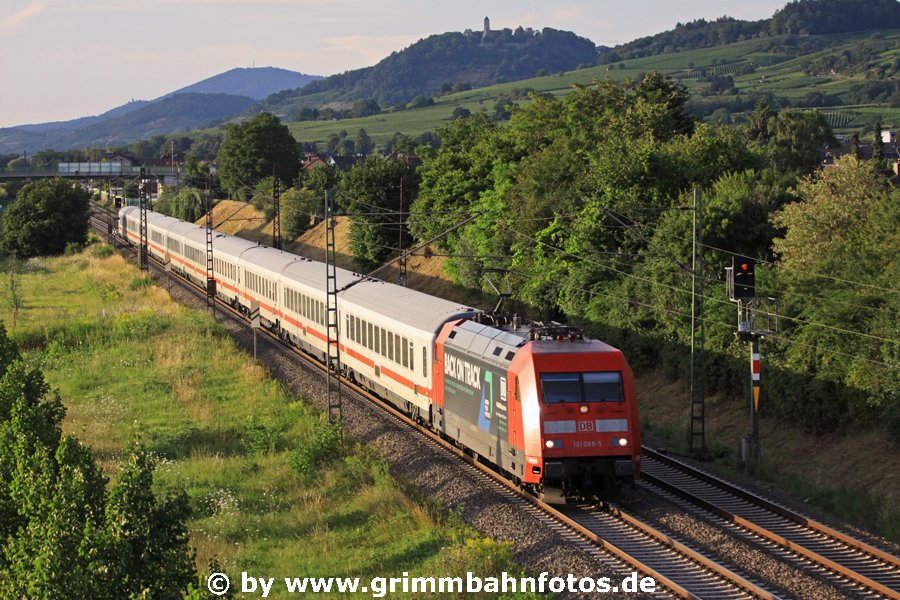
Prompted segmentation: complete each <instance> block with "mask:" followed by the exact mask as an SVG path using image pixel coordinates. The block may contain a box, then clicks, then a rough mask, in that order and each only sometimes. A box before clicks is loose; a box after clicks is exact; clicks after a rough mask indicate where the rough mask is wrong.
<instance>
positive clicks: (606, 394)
mask: <svg viewBox="0 0 900 600" xmlns="http://www.w3.org/2000/svg"><path fill="white" fill-rule="evenodd" d="M541 394H542V396H543V398H544V404H564V403H580V402H622V401H623V399H624V397H625V396H624V393H623V391H622V373H620V372H618V371H610V372H592V373H541Z"/></svg>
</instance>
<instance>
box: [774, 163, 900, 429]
mask: <svg viewBox="0 0 900 600" xmlns="http://www.w3.org/2000/svg"><path fill="white" fill-rule="evenodd" d="M797 193H798V194H799V196H800V198H801V201H800V202H796V203H794V204H789V205H787V206H786V207H785V208H784V209H783V210H782V211H780V212H778V213H776V214H775V216H774V217H773V222H774V224H775V225H776V226H777V227H779V228H781V229H782V231H784V234H783V236H782V237H780V238H776V239H775V240H774V244H773V245H774V248H775V251H776V252H777V253H778V254H779V256H780V261H779V269H778V272H777V275H778V277H779V280H780V281H779V283H780V286H779V287H784V288H786V290H787V294H786V300H787V302H785V304H784V305H783V314H785V315H786V316H787V317H790V318H792V319H800V320H799V321H795V320H785V321H784V323H785V331H784V336H785V337H787V338H788V339H789V340H790V341H793V342H800V343H799V344H798V343H793V344H785V347H784V348H783V350H782V353H783V356H784V358H783V361H784V363H785V364H784V366H785V367H787V368H788V369H790V370H792V371H800V372H810V373H821V374H823V375H825V374H827V379H828V381H830V382H837V383H839V384H843V385H844V386H846V387H845V389H844V390H843V391H842V393H830V394H829V393H825V394H820V395H818V396H810V394H809V393H808V392H807V390H803V389H802V388H796V389H795V387H796V386H788V385H785V386H784V388H783V389H781V390H778V391H777V394H776V395H777V396H782V397H783V398H784V401H785V403H786V404H787V406H788V409H787V410H785V411H784V413H785V414H787V415H788V416H796V417H801V416H802V417H803V418H804V421H805V422H806V424H807V425H808V426H811V427H813V428H815V429H819V430H831V429H834V428H836V427H841V426H845V425H846V420H847V415H854V418H855V419H857V420H858V421H864V420H866V419H867V418H868V419H878V418H881V417H882V416H890V415H891V414H893V415H894V418H895V421H894V423H893V424H892V426H893V427H894V429H895V435H896V434H898V433H900V412H898V411H900V401H898V398H900V372H898V371H897V370H896V369H890V368H885V367H883V366H881V365H880V363H884V362H887V363H891V362H896V361H897V360H898V358H900V347H898V344H896V342H893V341H892V340H894V339H896V338H897V320H896V314H897V311H898V310H900V299H898V295H897V294H896V293H895V292H892V291H891V290H892V289H893V288H895V287H896V281H897V277H898V276H900V265H898V261H897V260H896V254H897V247H898V243H900V233H898V232H900V193H898V191H897V190H896V189H892V188H891V186H890V182H889V181H888V180H887V179H886V178H885V177H883V176H882V175H881V174H880V173H879V172H878V168H877V165H876V164H874V161H859V160H856V159H855V158H853V157H842V158H840V159H838V160H837V161H835V164H834V166H833V167H831V168H829V169H824V170H822V171H820V172H818V173H816V174H814V175H811V176H809V177H806V178H804V179H802V180H801V181H800V183H799V184H798V185H797ZM810 296H812V297H814V299H813V300H812V301H810V300H807V299H806V298H808V297H810ZM838 329H839V330H840V332H860V333H862V334H863V335H862V336H861V335H853V334H850V333H840V332H839V331H838ZM863 336H868V337H863ZM834 348H840V352H841V353H842V355H841V356H835V355H834V354H832V353H830V352H828V350H829V349H834ZM826 391H827V390H826Z"/></svg>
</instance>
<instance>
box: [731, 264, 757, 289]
mask: <svg viewBox="0 0 900 600" xmlns="http://www.w3.org/2000/svg"><path fill="white" fill-rule="evenodd" d="M731 261H732V262H731V270H732V273H734V292H733V293H732V299H733V300H734V299H737V300H749V299H751V298H755V297H756V261H755V260H753V259H752V258H747V257H745V256H733V257H731Z"/></svg>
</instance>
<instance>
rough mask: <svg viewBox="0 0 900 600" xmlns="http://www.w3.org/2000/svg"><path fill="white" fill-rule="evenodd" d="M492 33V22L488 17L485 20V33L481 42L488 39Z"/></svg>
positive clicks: (482, 34)
mask: <svg viewBox="0 0 900 600" xmlns="http://www.w3.org/2000/svg"><path fill="white" fill-rule="evenodd" d="M490 32H491V20H490V19H489V18H487V17H485V18H484V31H483V32H482V33H481V41H482V42H483V41H484V40H486V39H487V36H488V34H489V33H490Z"/></svg>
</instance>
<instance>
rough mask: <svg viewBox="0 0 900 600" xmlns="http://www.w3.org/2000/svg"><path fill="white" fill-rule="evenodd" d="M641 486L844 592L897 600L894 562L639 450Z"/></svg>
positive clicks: (898, 567)
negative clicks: (796, 561)
mask: <svg viewBox="0 0 900 600" xmlns="http://www.w3.org/2000/svg"><path fill="white" fill-rule="evenodd" d="M641 477H642V480H643V482H644V485H646V486H647V487H650V488H656V489H657V490H659V491H661V492H663V493H665V494H667V495H670V496H674V497H676V498H678V499H681V500H683V501H686V502H687V503H689V504H691V505H693V506H694V507H697V508H699V509H701V510H702V511H705V512H707V513H711V514H712V515H713V516H715V517H716V518H718V519H721V520H724V521H725V522H727V523H729V524H731V525H733V526H736V527H737V528H739V529H741V530H743V531H744V532H746V533H747V534H749V535H750V536H755V538H756V541H757V543H759V542H763V543H765V544H767V545H770V546H774V547H776V548H778V549H780V550H781V551H782V552H783V553H790V554H793V555H795V556H797V557H799V558H800V559H801V561H803V562H805V563H806V564H807V565H809V566H812V567H813V570H814V571H815V572H816V573H817V574H819V575H822V576H825V577H826V578H828V579H830V580H832V581H834V582H835V583H837V584H839V585H841V586H843V587H845V588H847V589H848V591H850V592H852V593H854V594H857V595H860V594H861V595H864V596H869V597H873V598H891V599H893V600H900V558H898V557H896V556H893V555H891V554H890V553H888V552H885V551H884V550H881V549H879V548H875V547H873V546H871V545H869V544H867V543H865V542H862V541H860V540H858V539H855V538H853V537H852V536H849V535H847V534H845V533H842V532H840V531H837V530H835V529H833V528H831V527H828V526H827V525H824V524H822V523H819V522H817V521H814V520H812V519H810V518H808V517H806V516H804V515H801V514H799V513H796V512H794V511H792V510H789V509H787V508H785V507H783V506H781V505H779V504H776V503H774V502H772V501H770V500H768V499H766V498H763V497H761V496H759V495H757V494H754V493H752V492H749V491H747V490H745V489H743V488H740V487H738V486H735V485H734V484H731V483H729V482H727V481H724V480H722V479H721V478H718V477H715V476H713V475H710V474H709V473H706V472H704V471H701V470H699V469H697V468H695V467H692V466H690V465H688V464H686V463H684V462H682V461H679V460H676V459H674V458H672V457H670V456H667V455H665V454H662V453H660V452H657V451H655V450H652V449H650V448H646V447H645V448H644V449H643V461H642V469H641Z"/></svg>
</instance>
